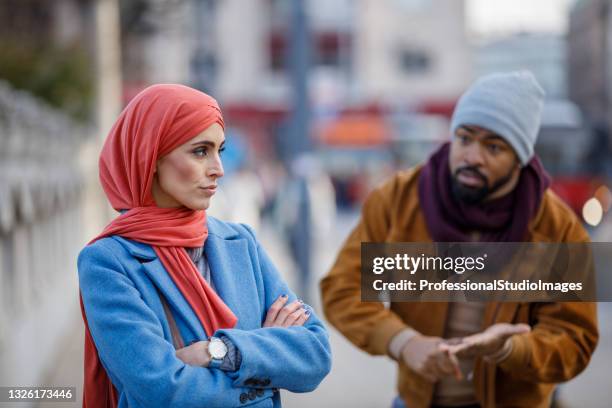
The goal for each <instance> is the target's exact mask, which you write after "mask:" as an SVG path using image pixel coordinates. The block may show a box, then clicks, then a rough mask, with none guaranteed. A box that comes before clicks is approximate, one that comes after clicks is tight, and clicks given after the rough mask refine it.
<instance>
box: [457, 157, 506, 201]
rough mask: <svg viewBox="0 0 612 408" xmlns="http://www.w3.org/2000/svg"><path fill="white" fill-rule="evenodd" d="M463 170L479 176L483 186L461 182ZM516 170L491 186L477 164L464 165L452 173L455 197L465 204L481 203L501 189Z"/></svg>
mask: <svg viewBox="0 0 612 408" xmlns="http://www.w3.org/2000/svg"><path fill="white" fill-rule="evenodd" d="M462 171H468V172H470V173H471V175H473V176H476V177H478V178H479V179H481V180H482V181H483V185H482V187H468V186H466V185H465V184H463V183H461V182H460V181H459V180H458V179H457V176H458V175H459V173H460V172H462ZM513 172H514V170H510V171H509V172H508V174H507V175H505V176H504V177H502V178H500V179H499V180H497V181H496V182H495V183H493V185H491V186H489V182H488V181H487V178H486V177H485V176H484V174H482V173H481V172H480V171H479V170H478V168H477V167H475V166H464V167H460V168H458V169H457V170H456V171H455V173H454V174H452V175H451V190H452V193H453V197H455V199H456V200H459V201H462V202H464V203H465V204H468V205H473V204H479V203H481V202H482V201H484V200H485V199H486V198H487V197H488V196H490V195H491V194H493V193H494V192H496V191H497V190H499V189H500V188H501V187H503V186H504V185H505V184H506V183H507V182H509V181H510V179H511V178H512V173H513Z"/></svg>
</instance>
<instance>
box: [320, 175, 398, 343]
mask: <svg viewBox="0 0 612 408" xmlns="http://www.w3.org/2000/svg"><path fill="white" fill-rule="evenodd" d="M392 188H393V186H392V184H389V183H388V184H387V185H385V186H383V187H381V188H379V189H376V190H374V191H373V192H372V193H371V194H370V195H369V196H368V198H367V199H366V201H365V203H364V205H363V209H362V215H361V218H360V220H359V223H358V225H357V226H356V227H355V229H354V230H353V231H352V232H351V234H350V235H349V237H348V238H347V240H346V242H345V243H344V246H343V247H342V249H341V250H340V253H339V254H338V257H337V258H336V261H335V263H334V265H333V266H332V268H331V270H330V272H329V274H328V275H327V276H326V277H325V278H324V279H323V280H322V281H321V284H320V286H321V293H322V298H323V310H324V312H325V317H326V318H327V320H328V321H329V322H330V323H331V324H332V325H333V326H334V327H335V328H336V329H338V330H339V331H340V332H341V333H342V334H343V335H344V336H345V337H346V338H347V339H349V340H350V341H351V342H352V343H353V344H355V345H356V346H357V347H359V348H361V349H362V350H364V351H366V352H368V353H370V354H374V355H383V354H389V350H388V346H389V342H390V341H391V339H392V338H393V337H394V336H395V335H396V334H398V333H399V332H401V331H402V330H404V329H406V328H407V325H406V324H405V323H404V322H403V321H402V320H401V319H400V317H399V316H398V315H397V314H395V313H394V312H393V311H391V310H389V309H387V308H386V307H385V305H384V304H383V303H381V302H362V301H361V243H362V242H385V240H386V237H387V235H388V233H389V230H390V218H391V217H390V211H391V210H390V207H391V206H390V204H389V203H388V202H387V200H386V199H387V197H389V196H390V195H391V194H390V192H389V191H387V190H390V189H392Z"/></svg>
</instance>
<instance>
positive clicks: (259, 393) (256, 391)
mask: <svg viewBox="0 0 612 408" xmlns="http://www.w3.org/2000/svg"><path fill="white" fill-rule="evenodd" d="M255 394H257V396H258V397H261V396H262V395H264V390H262V389H261V388H257V389H256V390H255Z"/></svg>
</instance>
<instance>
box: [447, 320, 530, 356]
mask: <svg viewBox="0 0 612 408" xmlns="http://www.w3.org/2000/svg"><path fill="white" fill-rule="evenodd" d="M529 331H531V327H530V326H529V325H527V324H523V323H520V324H510V323H497V324H494V325H492V326H489V327H488V328H487V329H486V330H485V331H483V332H480V333H476V334H473V335H471V336H467V337H464V338H463V341H462V342H461V343H459V344H456V345H447V344H445V345H442V349H443V350H446V351H448V352H450V353H451V354H453V355H455V356H457V357H458V358H475V357H486V356H489V355H491V354H494V353H496V352H497V351H499V350H500V349H501V348H502V347H503V346H504V343H505V342H506V340H507V339H509V338H510V337H512V336H514V335H515V334H522V333H528V332H529Z"/></svg>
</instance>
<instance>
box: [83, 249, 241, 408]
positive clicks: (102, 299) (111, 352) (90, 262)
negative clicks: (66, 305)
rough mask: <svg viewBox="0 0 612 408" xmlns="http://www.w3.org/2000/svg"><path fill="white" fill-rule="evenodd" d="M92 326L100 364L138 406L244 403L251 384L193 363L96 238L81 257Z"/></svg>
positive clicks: (196, 405) (85, 306)
mask: <svg viewBox="0 0 612 408" xmlns="http://www.w3.org/2000/svg"><path fill="white" fill-rule="evenodd" d="M78 270H79V283H80V288H81V295H82V299H83V305H84V308H85V314H86V316H87V322H88V324H89V329H90V332H91V335H92V338H93V340H94V343H95V345H96V348H97V350H98V355H99V357H100V360H101V362H102V365H103V366H104V368H105V369H106V371H107V372H108V373H109V377H110V378H111V379H112V380H113V382H115V383H116V384H115V385H116V386H117V388H118V390H119V391H120V392H122V393H123V394H124V395H123V397H124V398H127V402H128V405H129V406H138V407H154V406H158V407H203V406H206V407H220V408H221V407H230V406H240V405H241V403H240V395H241V393H244V392H245V391H246V392H248V391H249V390H248V389H246V390H245V389H242V390H241V389H239V388H235V387H233V384H232V383H233V381H232V379H231V378H229V377H227V375H226V374H225V373H224V372H223V371H220V370H216V369H208V368H204V367H195V366H189V365H186V364H185V363H183V362H182V361H181V360H179V359H178V358H177V357H176V355H175V350H174V347H173V346H172V344H170V342H168V341H167V340H165V338H164V334H163V328H162V323H161V322H160V320H159V319H158V318H157V316H156V315H155V314H154V313H153V311H152V310H151V308H150V307H149V306H148V305H147V304H146V303H145V302H144V301H143V299H142V297H141V295H140V292H139V291H138V290H137V288H136V287H135V286H134V284H133V281H132V280H131V279H129V278H128V277H127V276H126V274H125V270H124V267H123V264H122V263H121V261H120V260H119V258H118V257H116V256H115V255H114V251H111V250H110V249H109V248H106V247H105V246H104V245H101V244H100V241H98V242H97V243H95V244H93V245H90V246H88V247H86V248H85V249H84V250H83V251H81V254H80V255H79V259H78Z"/></svg>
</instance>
